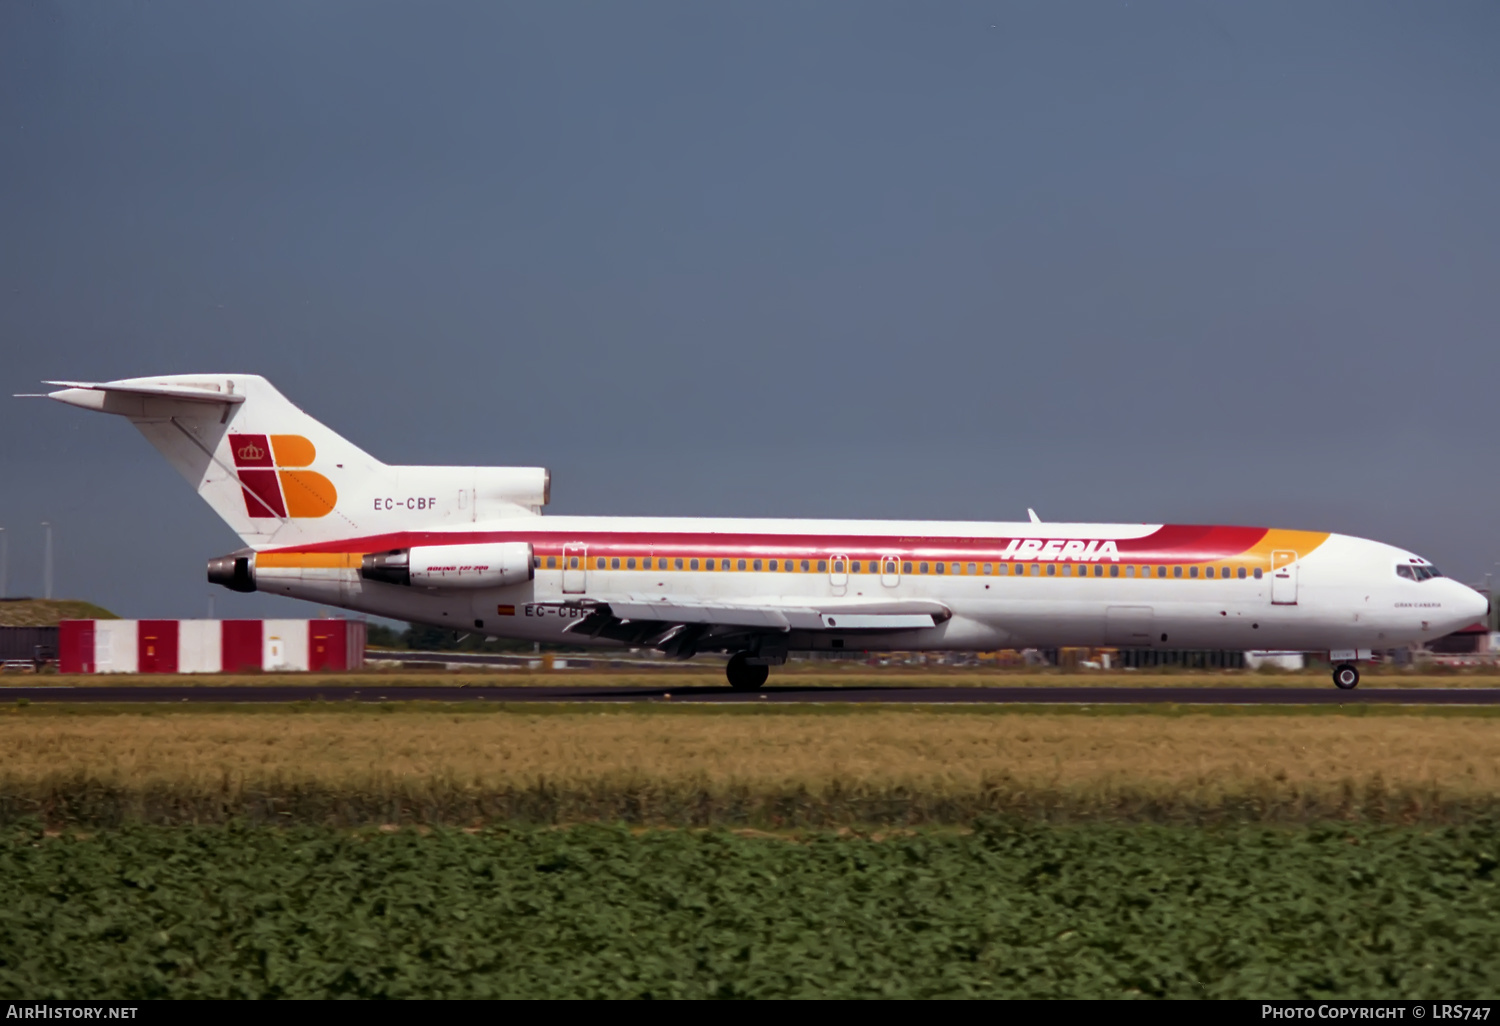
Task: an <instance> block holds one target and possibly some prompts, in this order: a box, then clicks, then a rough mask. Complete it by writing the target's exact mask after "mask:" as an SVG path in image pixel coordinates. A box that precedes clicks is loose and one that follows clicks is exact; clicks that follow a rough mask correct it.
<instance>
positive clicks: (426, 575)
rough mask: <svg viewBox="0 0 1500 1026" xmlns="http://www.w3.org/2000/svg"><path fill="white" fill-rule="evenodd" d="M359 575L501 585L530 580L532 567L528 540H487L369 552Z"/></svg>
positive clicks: (434, 584) (403, 581) (422, 583)
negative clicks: (463, 543)
mask: <svg viewBox="0 0 1500 1026" xmlns="http://www.w3.org/2000/svg"><path fill="white" fill-rule="evenodd" d="M359 575H360V576H361V577H363V578H364V579H365V580H367V581H380V582H382V583H384V584H400V585H407V586H412V587H418V588H503V587H505V586H506V585H511V584H522V583H525V582H526V581H529V580H531V579H532V576H533V575H534V570H533V563H532V555H531V545H530V543H529V542H490V543H480V544H473V545H414V546H412V547H411V548H409V549H392V550H391V551H389V552H372V553H370V554H369V555H367V556H365V557H364V559H363V560H362V561H361V564H360V568H359Z"/></svg>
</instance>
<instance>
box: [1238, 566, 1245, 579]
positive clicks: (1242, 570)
mask: <svg viewBox="0 0 1500 1026" xmlns="http://www.w3.org/2000/svg"><path fill="white" fill-rule="evenodd" d="M1237 576H1238V577H1239V579H1240V580H1242V581H1243V580H1244V579H1245V568H1244V567H1240V569H1239V572H1238V574H1237Z"/></svg>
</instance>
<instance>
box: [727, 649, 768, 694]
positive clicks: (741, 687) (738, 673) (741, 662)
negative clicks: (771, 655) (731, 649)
mask: <svg viewBox="0 0 1500 1026" xmlns="http://www.w3.org/2000/svg"><path fill="white" fill-rule="evenodd" d="M746 659H747V657H746V655H745V653H743V652H736V653H735V654H734V655H733V656H731V657H730V659H729V665H728V666H726V667H725V668H724V675H725V676H726V677H728V678H729V686H730V687H731V688H733V689H734V690H736V691H755V690H756V689H758V688H759V687H760V686H761V685H762V684H764V683H765V682H766V678H767V677H769V676H770V675H771V668H770V667H769V666H751V665H750V664H749V663H748V662H747V661H746Z"/></svg>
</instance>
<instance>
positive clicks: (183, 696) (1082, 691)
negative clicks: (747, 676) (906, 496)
mask: <svg viewBox="0 0 1500 1026" xmlns="http://www.w3.org/2000/svg"><path fill="white" fill-rule="evenodd" d="M21 699H26V700H28V701H31V702H68V703H80V704H101V703H109V704H118V703H136V702H197V703H224V702H254V703H265V702H280V703H286V702H413V701H416V702H478V701H487V702H667V701H671V702H722V703H744V702H755V703H758V702H781V703H788V702H794V703H796V702H800V703H834V702H838V703H862V704H889V705H902V704H917V705H929V704H937V705H1161V704H1174V703H1175V704H1178V705H1500V688H1369V689H1357V690H1355V691H1339V690H1338V689H1337V688H1334V687H1331V686H1329V687H1320V688H1192V687H1182V688H1171V687H1149V688H1131V687H1112V688H1111V687H1105V688H1100V687H1032V688H1003V687H968V688H953V687H900V686H880V685H857V686H839V687H808V686H797V685H794V684H786V685H769V686H767V687H765V688H762V689H761V690H760V691H753V692H739V691H731V690H729V689H728V688H727V687H706V686H703V685H691V686H685V687H673V686H672V685H671V684H666V685H664V686H661V687H621V688H609V687H582V686H573V687H570V686H567V685H560V686H547V687H464V686H461V685H451V686H450V685H442V686H435V687H409V686H408V687H400V686H396V687H383V686H380V685H370V686H360V687H349V686H347V685H344V686H328V687H322V686H316V685H302V686H298V685H288V684H250V685H234V686H226V687H213V686H202V687H190V686H188V687H184V686H167V687H154V686H147V687H129V686H126V687H99V686H92V685H89V686H82V687H73V686H67V685H59V686H54V687H0V703H8V702H18V701H20V700H21Z"/></svg>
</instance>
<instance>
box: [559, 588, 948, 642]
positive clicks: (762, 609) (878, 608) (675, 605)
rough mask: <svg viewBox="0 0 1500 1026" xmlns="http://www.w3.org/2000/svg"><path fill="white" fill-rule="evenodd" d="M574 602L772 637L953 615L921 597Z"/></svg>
mask: <svg viewBox="0 0 1500 1026" xmlns="http://www.w3.org/2000/svg"><path fill="white" fill-rule="evenodd" d="M578 604H579V605H581V606H583V607H585V608H589V609H591V610H593V611H595V612H598V613H604V614H606V615H608V616H610V617H613V618H615V619H617V620H621V621H627V622H656V623H670V624H703V625H707V626H712V627H734V628H740V629H747V630H758V631H770V632H775V633H786V632H788V631H792V630H804V631H903V630H921V629H923V628H928V627H936V626H937V625H938V624H940V623H943V622H944V621H946V620H947V619H948V618H949V617H951V616H952V615H953V613H952V611H951V610H949V609H948V607H947V606H945V605H943V604H942V603H940V602H934V601H931V600H926V599H912V600H907V601H899V602H893V601H876V602H869V601H866V602H860V601H853V602H851V601H848V600H839V599H824V600H817V601H815V602H813V603H807V604H799V605H791V604H786V605H783V604H778V603H773V602H767V603H753V604H752V603H740V602H704V601H702V600H698V599H693V598H686V597H674V596H656V595H651V596H647V595H624V596H620V597H614V596H608V595H601V596H598V597H593V598H590V599H587V600H583V601H581V602H580V603H578Z"/></svg>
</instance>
